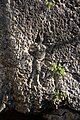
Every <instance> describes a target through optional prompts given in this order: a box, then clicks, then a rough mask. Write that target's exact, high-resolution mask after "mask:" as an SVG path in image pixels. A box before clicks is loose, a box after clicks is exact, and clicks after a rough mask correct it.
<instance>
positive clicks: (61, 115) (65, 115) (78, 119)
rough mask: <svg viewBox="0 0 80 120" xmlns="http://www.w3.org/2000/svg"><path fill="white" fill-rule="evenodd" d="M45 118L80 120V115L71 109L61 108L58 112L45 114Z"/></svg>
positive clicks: (52, 119)
mask: <svg viewBox="0 0 80 120" xmlns="http://www.w3.org/2000/svg"><path fill="white" fill-rule="evenodd" d="M44 118H45V119H46V120H80V115H79V113H77V112H74V111H71V110H69V109H62V108H60V109H59V110H56V112H52V113H51V114H45V115H44Z"/></svg>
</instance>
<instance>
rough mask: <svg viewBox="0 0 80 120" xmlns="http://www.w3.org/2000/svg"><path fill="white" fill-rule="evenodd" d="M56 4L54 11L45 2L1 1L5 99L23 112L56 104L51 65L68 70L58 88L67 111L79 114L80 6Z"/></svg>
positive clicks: (0, 66)
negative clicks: (66, 95)
mask: <svg viewBox="0 0 80 120" xmlns="http://www.w3.org/2000/svg"><path fill="white" fill-rule="evenodd" d="M54 3H55V4H54V5H53V8H52V9H51V10H49V9H48V7H47V6H46V4H45V1H43V0H17V1H16V0H3V1H0V6H1V10H0V11H1V12H0V13H1V14H0V39H1V40H0V81H1V85H0V93H1V94H0V99H1V101H3V97H4V96H6V97H7V98H8V100H6V103H7V104H10V105H12V106H15V109H16V110H18V111H20V112H24V113H25V112H35V111H39V110H40V109H41V108H42V106H43V104H45V101H46V100H47V101H49V102H51V105H52V102H53V93H54V90H55V87H56V86H55V78H54V77H53V76H51V73H50V71H49V69H48V63H49V62H52V61H54V62H58V61H59V62H60V64H62V66H63V67H64V68H65V70H66V75H65V76H64V78H63V77H60V79H59V81H58V84H59V87H60V89H61V90H63V91H65V92H66V93H67V94H68V95H69V97H68V106H69V107H71V108H72V109H75V110H78V111H79V110H80V1H79V0H73V1H71V0H66V1H64V0H57V1H56V0H54ZM2 86H3V87H2ZM2 91H3V92H2ZM12 103H13V104H12Z"/></svg>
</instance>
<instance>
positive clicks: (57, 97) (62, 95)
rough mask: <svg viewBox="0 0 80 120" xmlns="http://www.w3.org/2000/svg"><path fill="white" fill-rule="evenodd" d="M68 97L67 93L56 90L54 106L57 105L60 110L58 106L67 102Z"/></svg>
mask: <svg viewBox="0 0 80 120" xmlns="http://www.w3.org/2000/svg"><path fill="white" fill-rule="evenodd" d="M67 97H68V95H67V93H66V92H63V91H61V90H56V91H55V93H54V94H53V100H54V105H56V108H58V105H59V104H60V103H62V101H64V100H67Z"/></svg>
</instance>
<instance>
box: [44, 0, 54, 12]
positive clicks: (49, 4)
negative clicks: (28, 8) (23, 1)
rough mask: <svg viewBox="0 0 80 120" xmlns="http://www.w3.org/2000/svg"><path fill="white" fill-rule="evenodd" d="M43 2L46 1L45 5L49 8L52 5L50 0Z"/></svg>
mask: <svg viewBox="0 0 80 120" xmlns="http://www.w3.org/2000/svg"><path fill="white" fill-rule="evenodd" d="M45 2H46V6H47V7H48V9H49V10H50V9H51V8H52V7H53V3H52V2H51V0H45Z"/></svg>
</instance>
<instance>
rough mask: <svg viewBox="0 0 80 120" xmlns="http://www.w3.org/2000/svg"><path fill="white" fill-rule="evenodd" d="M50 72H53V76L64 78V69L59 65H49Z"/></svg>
mask: <svg viewBox="0 0 80 120" xmlns="http://www.w3.org/2000/svg"><path fill="white" fill-rule="evenodd" d="M50 66H51V67H50V70H51V71H52V72H54V73H55V74H57V75H59V76H64V75H65V69H64V68H63V67H62V65H61V64H60V63H59V64H57V63H50Z"/></svg>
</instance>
